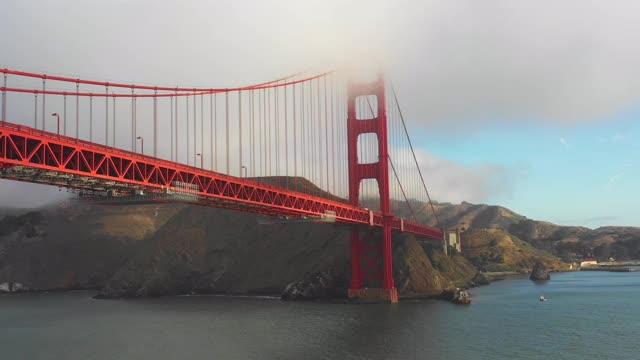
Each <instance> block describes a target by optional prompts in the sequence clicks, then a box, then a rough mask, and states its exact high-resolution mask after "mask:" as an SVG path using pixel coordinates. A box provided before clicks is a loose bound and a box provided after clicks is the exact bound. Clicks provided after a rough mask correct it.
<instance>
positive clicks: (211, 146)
mask: <svg viewBox="0 0 640 360" xmlns="http://www.w3.org/2000/svg"><path fill="white" fill-rule="evenodd" d="M209 131H210V132H211V136H209V147H210V148H211V152H210V153H209V155H210V156H211V161H210V162H211V166H210V169H211V171H213V157H214V156H215V155H214V154H215V153H214V149H213V136H214V135H213V134H214V133H213V93H209Z"/></svg>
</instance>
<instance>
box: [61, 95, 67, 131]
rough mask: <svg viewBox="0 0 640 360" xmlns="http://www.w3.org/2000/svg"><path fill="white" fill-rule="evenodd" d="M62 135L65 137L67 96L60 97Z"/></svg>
mask: <svg viewBox="0 0 640 360" xmlns="http://www.w3.org/2000/svg"><path fill="white" fill-rule="evenodd" d="M62 104H63V105H62V134H63V135H64V136H67V94H64V96H63V97H62Z"/></svg>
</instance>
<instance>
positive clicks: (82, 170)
mask: <svg viewBox="0 0 640 360" xmlns="http://www.w3.org/2000/svg"><path fill="white" fill-rule="evenodd" d="M0 178H8V179H13V180H19V181H28V182H35V183H43V184H49V185H55V186H63V187H68V188H76V189H85V190H94V191H102V190H104V189H107V188H111V189H116V190H118V189H126V190H128V191H132V190H134V189H145V190H147V191H155V192H166V191H176V192H185V188H184V186H185V185H186V187H187V190H186V191H187V192H188V193H189V194H192V196H194V201H188V200H185V201H181V202H188V203H197V204H200V205H207V206H215V207H221V208H229V209H233V210H240V211H247V212H252V213H258V214H267V215H291V216H304V215H312V216H314V215H315V216H319V215H322V214H326V213H327V212H330V211H333V212H335V214H336V221H337V222H340V223H346V224H362V225H372V226H377V227H381V226H382V224H383V215H382V214H381V213H378V212H371V211H369V210H365V209H362V208H358V207H354V206H351V205H348V204H345V203H342V202H339V201H335V200H329V199H325V198H322V197H319V196H313V195H309V194H305V193H301V192H297V191H291V190H288V189H284V188H280V187H277V186H271V185H268V184H263V183H258V182H256V181H254V180H251V179H247V178H238V177H234V176H229V175H225V174H220V173H217V172H213V171H208V170H203V169H199V168H195V167H191V166H186V165H183V164H179V163H175V162H171V161H167V160H163V159H158V158H154V157H151V156H146V155H141V154H138V153H133V152H129V151H124V150H120V149H117V148H113V147H109V146H104V145H99V144H95V143H92V142H88V141H83V140H78V139H75V138H71V137H67V136H63V135H57V134H55V133H50V132H45V131H41V130H36V129H34V128H31V127H28V126H23V125H16V124H12V123H8V122H0ZM178 184H179V185H178ZM196 199H197V201H195V200H196ZM393 229H395V230H403V231H405V232H408V233H412V234H415V235H418V236H424V237H428V238H432V239H442V231H441V230H440V229H436V228H432V227H428V226H424V225H421V224H417V223H413V222H408V221H403V220H401V219H399V218H396V217H394V219H393Z"/></svg>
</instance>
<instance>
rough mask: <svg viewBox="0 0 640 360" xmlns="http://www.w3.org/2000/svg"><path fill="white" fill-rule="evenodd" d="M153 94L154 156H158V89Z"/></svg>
mask: <svg viewBox="0 0 640 360" xmlns="http://www.w3.org/2000/svg"><path fill="white" fill-rule="evenodd" d="M153 95H154V96H153V157H158V97H157V95H158V90H154V91H153Z"/></svg>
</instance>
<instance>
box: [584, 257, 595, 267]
mask: <svg viewBox="0 0 640 360" xmlns="http://www.w3.org/2000/svg"><path fill="white" fill-rule="evenodd" d="M593 265H598V261H597V260H596V259H589V258H587V259H582V261H581V262H580V266H593Z"/></svg>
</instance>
